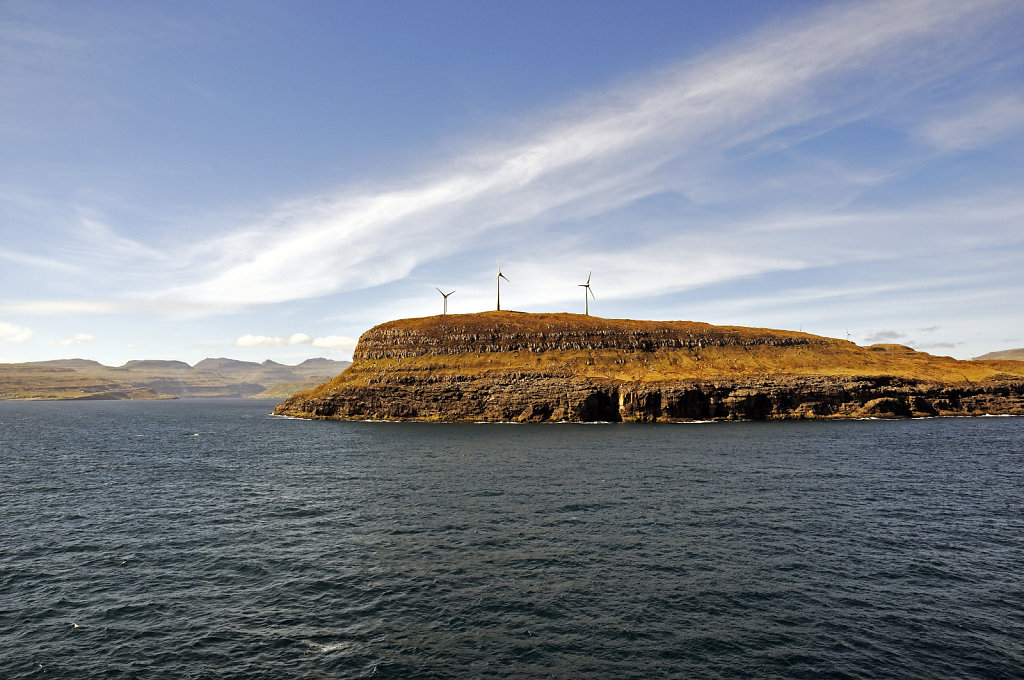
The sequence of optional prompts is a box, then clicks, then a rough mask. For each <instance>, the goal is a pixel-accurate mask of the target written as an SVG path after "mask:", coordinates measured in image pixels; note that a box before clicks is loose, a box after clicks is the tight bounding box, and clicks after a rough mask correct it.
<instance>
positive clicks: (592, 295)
mask: <svg viewBox="0 0 1024 680" xmlns="http://www.w3.org/2000/svg"><path fill="white" fill-rule="evenodd" d="M587 290H589V291H590V297H592V298H594V299H595V300H596V299H597V296H596V295H594V290H593V289H592V288H591V287H590V286H587Z"/></svg>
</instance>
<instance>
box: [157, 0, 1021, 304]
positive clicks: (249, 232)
mask: <svg viewBox="0 0 1024 680" xmlns="http://www.w3.org/2000/svg"><path fill="white" fill-rule="evenodd" d="M1011 7H1012V5H1011V4H1008V3H1002V2H990V3H981V4H977V3H975V4H970V5H968V4H965V3H960V2H945V1H936V2H928V1H924V0H922V1H919V2H907V3H899V4H895V3H890V2H877V3H871V4H857V5H854V6H853V8H852V9H849V8H844V9H838V10H837V9H828V10H826V11H823V12H822V13H820V14H819V15H818V16H816V17H815V18H813V19H812V20H811V21H802V22H797V23H795V24H793V25H791V26H790V28H789V30H786V31H778V32H768V33H764V34H761V35H759V36H756V37H755V38H753V39H751V40H749V41H746V42H744V43H743V44H741V45H740V46H739V47H734V48H732V50H731V51H721V52H719V53H717V54H715V55H713V56H711V57H708V58H705V59H701V60H698V61H696V62H691V63H689V64H685V65H683V66H682V67H679V68H675V69H667V70H666V71H664V72H663V73H661V74H658V76H656V77H655V78H654V79H653V83H652V82H648V83H647V84H642V85H638V86H634V87H631V88H622V89H621V90H619V91H617V92H615V93H612V94H611V95H610V96H608V97H607V98H608V99H609V100H610V101H611V102H612V103H611V104H607V105H605V106H604V107H603V108H602V107H598V113H596V114H594V113H591V111H593V107H589V108H587V107H583V106H581V107H580V110H579V111H575V112H571V113H569V114H564V115H565V119H564V120H562V121H556V122H555V123H553V124H550V126H549V127H548V128H547V129H546V131H545V132H543V133H541V134H539V135H537V136H536V137H534V138H533V139H531V140H528V141H525V142H521V143H517V144H513V145H509V146H503V147H498V148H493V149H491V150H489V151H487V150H485V151H482V152H478V153H471V154H466V155H464V156H463V157H461V158H458V159H456V160H455V161H453V162H451V163H450V164H449V165H448V166H447V168H446V169H444V170H443V171H441V172H440V173H439V174H437V175H435V176H427V177H423V178H420V179H419V180H414V181H412V182H411V183H406V184H405V188H401V189H382V190H379V191H369V192H364V193H362V194H349V195H343V196H339V197H334V198H328V199H315V200H311V201H307V202H305V203H296V204H293V205H291V206H287V207H285V208H282V210H281V211H279V212H278V213H277V214H275V215H273V216H271V217H269V218H267V220H265V221H264V222H263V223H260V224H256V225H253V226H250V227H248V228H246V229H244V230H242V231H239V232H237V233H234V234H229V235H226V236H223V237H219V238H215V239H211V240H209V241H206V242H204V243H201V244H198V245H197V246H196V247H195V248H193V249H192V250H191V251H190V255H191V260H190V261H191V265H190V266H191V269H190V270H186V271H185V272H184V273H186V274H188V273H189V272H191V277H192V278H193V281H194V282H192V283H186V284H184V285H180V286H173V287H170V288H165V289H163V290H157V291H152V292H151V293H150V296H151V297H153V298H154V299H164V300H182V301H188V302H193V303H197V304H200V305H205V304H214V305H238V306H247V305H258V304H267V303H280V302H287V301H292V300H297V299H303V298H311V297H316V296H321V295H325V294H328V293H332V292H336V291H343V290H348V291H352V290H357V289H361V288H367V287H373V286H377V285H381V284H384V283H388V282H392V281H396V280H400V279H402V278H404V277H406V276H408V275H409V274H410V273H411V272H412V271H414V270H415V268H416V267H417V266H419V265H421V264H423V263H425V262H429V261H432V260H435V259H438V258H441V257H444V256H448V255H451V254H452V253H453V251H455V250H457V249H458V248H459V247H460V246H459V245H458V244H462V243H468V242H472V241H473V239H474V238H476V237H479V236H481V235H483V234H485V233H489V232H492V231H493V230H495V229H496V228H498V227H503V226H509V225H516V226H517V227H520V228H525V227H529V226H531V225H534V224H536V223H537V222H538V221H539V220H541V219H544V220H548V221H550V220H551V219H554V218H558V219H577V220H578V219H585V218H588V217H593V216H594V215H597V214H600V212H601V211H607V210H610V209H613V208H616V207H620V206H622V205H625V204H627V203H628V202H630V201H633V200H636V199H637V198H640V197H643V196H646V195H650V194H653V193H656V192H658V191H662V190H664V189H666V188H675V189H680V188H682V189H685V185H686V183H687V181H688V179H689V178H691V177H692V176H694V175H696V174H699V171H700V169H701V168H702V167H703V166H705V165H706V164H709V163H710V164H714V163H715V162H717V160H719V159H720V158H721V157H722V155H723V154H725V153H727V152H728V151H729V150H730V149H734V148H736V147H737V146H739V145H742V144H746V143H749V142H751V141H754V140H758V139H763V138H765V137H766V136H769V135H772V134H774V133H777V132H778V131H780V130H783V129H785V128H787V127H790V126H794V125H799V124H802V123H807V122H808V121H812V120H821V121H822V125H824V126H825V127H827V126H828V121H827V119H828V117H829V116H834V115H848V113H847V112H848V110H849V109H851V108H856V107H858V106H864V105H866V102H867V101H868V100H869V99H871V96H872V94H874V90H872V89H871V88H870V87H868V86H863V85H862V86H860V87H850V88H849V89H848V91H844V92H833V91H829V92H828V95H829V96H828V97H823V96H820V95H821V92H822V91H824V90H830V88H834V87H836V86H834V85H832V83H833V82H841V81H842V79H843V77H844V76H850V75H853V76H856V75H858V74H863V73H871V74H872V75H873V76H874V75H878V74H879V73H885V74H888V75H887V76H886V77H887V78H890V79H899V82H900V83H901V84H902V85H903V86H905V87H913V86H914V84H915V83H918V82H924V81H927V79H928V78H937V77H940V76H941V75H943V74H944V73H947V72H950V71H952V70H955V69H960V68H963V67H964V59H965V56H964V53H963V52H962V51H958V50H957V49H956V48H957V47H958V46H960V45H961V44H964V43H966V41H967V38H966V36H967V35H969V34H970V33H971V32H972V31H973V30H975V29H977V28H978V27H980V26H983V25H985V24H986V23H987V22H992V21H995V20H997V19H998V18H999V16H1000V15H1002V14H1004V13H1006V12H1007V11H1009V8H1011ZM924 41H929V42H928V47H929V49H927V50H923V51H922V49H921V46H922V44H923V43H924ZM961 41H963V42H961ZM984 57H985V55H984V54H983V53H979V54H975V55H971V56H970V59H972V60H974V62H975V63H976V62H978V61H980V60H982V59H984ZM922 73H923V74H924V76H925V77H923V78H922V77H920V76H921V74H922ZM890 84H891V83H890ZM826 99H828V101H829V102H830V103H829V105H827V106H826V105H825V104H824V103H823V102H824V101H825V100H826ZM589 103H592V102H588V104H589ZM693 159H699V160H693ZM668 164H674V165H673V172H672V173H665V172H663V171H662V169H663V168H664V167H665V166H666V165H668ZM680 185H683V186H681V187H680ZM210 253H212V254H210ZM753 255H754V253H743V252H740V253H738V256H737V261H738V262H740V263H742V261H743V260H744V259H750V258H751V257H752V256H753ZM779 266H782V267H787V266H794V265H793V263H792V262H782V263H780V265H779ZM797 266H799V265H797ZM735 269H738V270H740V271H746V267H743V266H740V267H736V268H735ZM203 271H205V272H207V273H206V274H205V275H203V274H201V273H198V272H203Z"/></svg>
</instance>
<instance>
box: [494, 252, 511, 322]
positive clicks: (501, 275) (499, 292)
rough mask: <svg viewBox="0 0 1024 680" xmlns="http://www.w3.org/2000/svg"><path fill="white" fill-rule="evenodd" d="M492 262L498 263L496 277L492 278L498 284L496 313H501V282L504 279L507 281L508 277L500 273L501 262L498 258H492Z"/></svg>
mask: <svg viewBox="0 0 1024 680" xmlns="http://www.w3.org/2000/svg"><path fill="white" fill-rule="evenodd" d="M494 261H495V262H497V263H498V275H497V276H495V277H494V280H495V281H496V282H497V283H498V311H499V312H500V311H501V280H502V279H505V280H506V281H508V277H507V276H505V275H504V274H502V273H501V261H500V260H498V258H494Z"/></svg>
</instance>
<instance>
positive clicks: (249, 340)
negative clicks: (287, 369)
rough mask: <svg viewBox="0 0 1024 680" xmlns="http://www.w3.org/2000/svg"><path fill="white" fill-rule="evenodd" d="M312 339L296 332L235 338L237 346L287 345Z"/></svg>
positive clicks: (299, 343)
mask: <svg viewBox="0 0 1024 680" xmlns="http://www.w3.org/2000/svg"><path fill="white" fill-rule="evenodd" d="M312 340H313V339H312V338H311V337H309V336H308V335H306V334H305V333H294V334H293V335H291V336H289V337H287V338H282V337H279V336H267V335H249V334H246V335H243V336H242V337H240V338H238V339H237V340H235V347H283V346H285V345H305V344H308V343H310V342H312Z"/></svg>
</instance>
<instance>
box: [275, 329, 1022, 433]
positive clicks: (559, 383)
mask: <svg viewBox="0 0 1024 680" xmlns="http://www.w3.org/2000/svg"><path fill="white" fill-rule="evenodd" d="M353 359H354V363H353V364H352V366H350V367H349V368H348V369H347V370H345V372H344V373H342V374H341V375H339V376H338V377H337V378H335V379H334V380H332V381H330V382H327V383H325V384H323V385H320V386H319V387H317V388H315V389H313V390H309V391H307V392H301V393H299V394H295V395H293V396H292V397H290V398H289V399H288V400H286V401H285V402H284V403H282V404H280V405H279V406H278V407H277V409H276V410H275V412H276V413H278V414H280V415H291V416H298V417H309V418H346V419H407V420H443V421H547V420H555V421H558V420H572V421H673V420H715V419H782V418H822V417H872V416H875V417H911V416H932V415H980V414H984V413H990V414H1024V362H1017V361H957V360H955V359H952V358H950V357H936V356H932V355H930V354H925V353H923V352H915V351H914V350H912V349H910V348H907V347H903V346H900V345H873V346H871V347H859V346H857V345H854V344H853V343H851V342H846V341H843V340H836V339H833V338H824V337H820V336H815V335H810V334H807V333H797V332H793V331H777V330H769V329H762V328H740V327H730V326H711V325H709V324H704V323H697V322H690V321H668V322H658V321H633V320H627V319H600V318H597V317H591V316H581V315H576V314H523V313H516V312H485V313H481V314H461V315H446V316H434V317H426V318H421V319H403V320H400V321H392V322H389V323H385V324H381V325H380V326H376V327H375V328H372V329H370V330H369V331H367V332H366V333H364V334H363V336H362V337H361V338H360V340H359V344H358V346H357V348H356V351H355V353H354V356H353Z"/></svg>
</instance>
